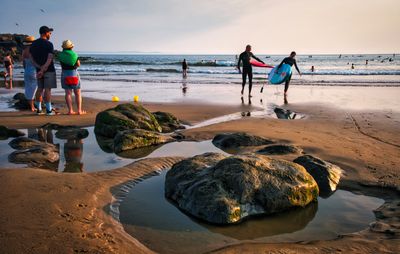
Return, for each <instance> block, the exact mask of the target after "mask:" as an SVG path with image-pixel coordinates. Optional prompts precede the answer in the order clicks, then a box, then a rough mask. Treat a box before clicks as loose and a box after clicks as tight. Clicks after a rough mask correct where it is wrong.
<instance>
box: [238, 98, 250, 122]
mask: <svg viewBox="0 0 400 254" xmlns="http://www.w3.org/2000/svg"><path fill="white" fill-rule="evenodd" d="M248 98H249V100H248V105H249V106H251V97H250V96H249V97H248ZM240 100H241V102H242V106H244V105H245V103H244V99H243V96H242V97H240ZM240 115H241V116H242V117H245V116H251V112H250V111H242V112H240Z"/></svg>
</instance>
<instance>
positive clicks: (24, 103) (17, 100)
mask: <svg viewBox="0 0 400 254" xmlns="http://www.w3.org/2000/svg"><path fill="white" fill-rule="evenodd" d="M13 99H14V108H16V109H19V110H25V109H30V108H31V106H30V105H29V101H28V100H27V99H26V97H25V94H23V93H16V94H15V95H14V97H13Z"/></svg>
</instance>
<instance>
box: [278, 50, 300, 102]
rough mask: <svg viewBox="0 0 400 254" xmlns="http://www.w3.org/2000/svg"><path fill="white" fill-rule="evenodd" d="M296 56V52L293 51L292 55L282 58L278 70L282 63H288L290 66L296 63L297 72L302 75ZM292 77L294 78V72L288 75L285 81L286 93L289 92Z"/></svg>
mask: <svg viewBox="0 0 400 254" xmlns="http://www.w3.org/2000/svg"><path fill="white" fill-rule="evenodd" d="M295 57H296V52H294V51H292V53H290V55H289V56H288V57H286V58H284V59H283V60H282V62H281V63H280V64H279V65H278V68H277V70H279V68H281V66H282V64H288V65H290V66H293V65H294V67H295V68H296V70H297V72H298V73H299V75H300V76H301V72H300V70H299V67H298V66H297V62H296V59H295ZM291 79H292V74H290V76H288V77H287V78H286V81H285V95H286V94H287V91H288V89H289V83H290V80H291Z"/></svg>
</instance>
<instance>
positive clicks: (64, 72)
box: [61, 70, 81, 90]
mask: <svg viewBox="0 0 400 254" xmlns="http://www.w3.org/2000/svg"><path fill="white" fill-rule="evenodd" d="M66 77H77V78H78V84H74V85H67V84H66V82H65V78H66ZM61 87H62V88H63V89H73V90H76V89H81V79H80V77H79V73H78V71H77V70H62V72H61Z"/></svg>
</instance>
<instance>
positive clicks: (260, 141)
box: [212, 132, 274, 149]
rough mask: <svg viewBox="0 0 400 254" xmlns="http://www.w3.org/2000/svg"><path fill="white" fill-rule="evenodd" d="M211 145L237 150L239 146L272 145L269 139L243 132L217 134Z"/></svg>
mask: <svg viewBox="0 0 400 254" xmlns="http://www.w3.org/2000/svg"><path fill="white" fill-rule="evenodd" d="M212 143H213V144H214V145H215V146H216V147H218V148H221V149H230V148H238V147H241V146H261V145H269V144H272V143H274V142H273V141H271V140H269V139H265V138H262V137H259V136H254V135H250V134H247V133H244V132H235V133H223V134H218V135H216V136H215V137H214V139H213V140H212Z"/></svg>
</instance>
